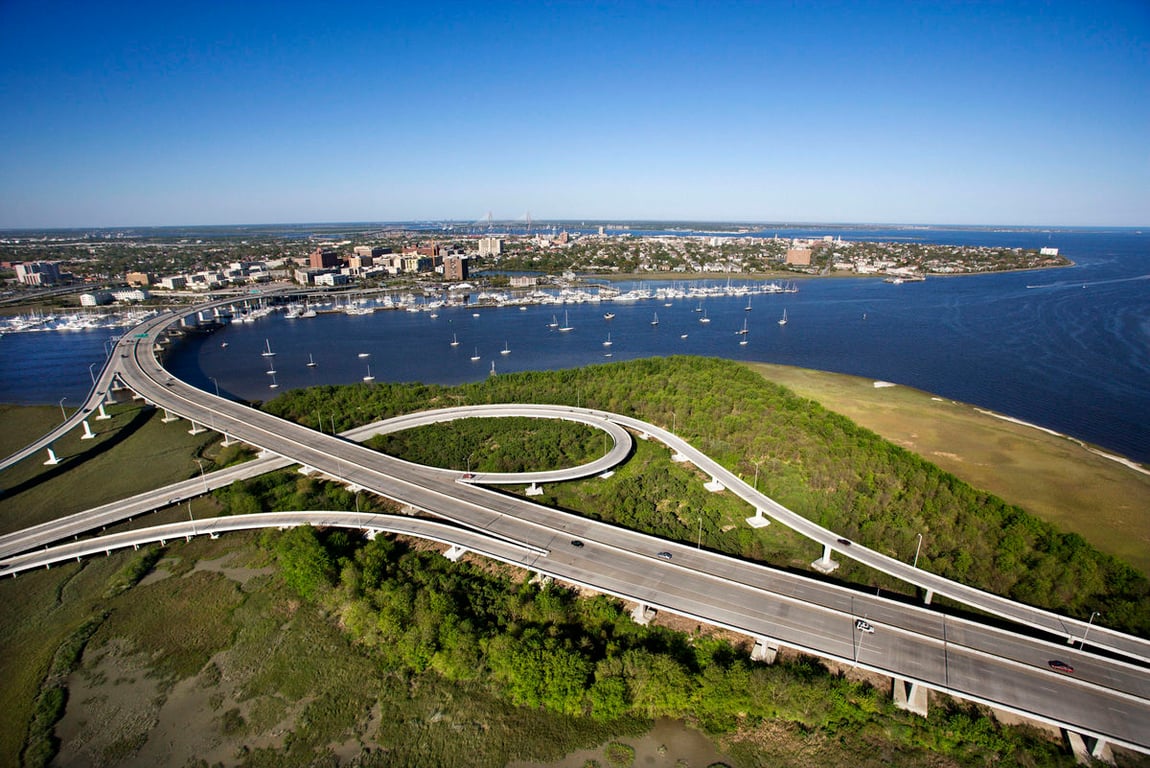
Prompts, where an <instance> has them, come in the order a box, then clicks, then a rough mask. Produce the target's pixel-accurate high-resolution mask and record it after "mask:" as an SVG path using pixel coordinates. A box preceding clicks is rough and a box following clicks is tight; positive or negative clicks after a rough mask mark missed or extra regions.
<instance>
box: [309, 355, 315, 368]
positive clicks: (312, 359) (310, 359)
mask: <svg viewBox="0 0 1150 768" xmlns="http://www.w3.org/2000/svg"><path fill="white" fill-rule="evenodd" d="M315 365H316V363H315V359H314V358H313V357H312V356H311V352H308V353H307V367H308V368H315Z"/></svg>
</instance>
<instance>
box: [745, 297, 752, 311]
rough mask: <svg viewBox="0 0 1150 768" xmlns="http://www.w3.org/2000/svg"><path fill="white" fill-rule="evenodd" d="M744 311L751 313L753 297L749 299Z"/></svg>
mask: <svg viewBox="0 0 1150 768" xmlns="http://www.w3.org/2000/svg"><path fill="white" fill-rule="evenodd" d="M743 311H744V312H750V311H751V297H750V296H748V297H747V306H745V307H743Z"/></svg>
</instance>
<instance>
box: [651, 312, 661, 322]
mask: <svg viewBox="0 0 1150 768" xmlns="http://www.w3.org/2000/svg"><path fill="white" fill-rule="evenodd" d="M658 324H659V313H658V312H656V313H655V317H654V319H652V320H651V325H658Z"/></svg>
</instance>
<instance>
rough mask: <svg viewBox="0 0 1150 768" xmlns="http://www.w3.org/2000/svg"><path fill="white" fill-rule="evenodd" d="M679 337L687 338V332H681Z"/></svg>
mask: <svg viewBox="0 0 1150 768" xmlns="http://www.w3.org/2000/svg"><path fill="white" fill-rule="evenodd" d="M679 338H680V339H685V338H687V334H685V333H680V334H679Z"/></svg>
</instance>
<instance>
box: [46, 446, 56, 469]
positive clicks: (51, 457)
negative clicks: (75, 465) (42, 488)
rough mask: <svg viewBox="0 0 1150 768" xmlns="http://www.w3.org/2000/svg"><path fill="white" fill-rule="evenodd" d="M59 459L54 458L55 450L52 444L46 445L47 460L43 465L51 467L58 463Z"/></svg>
mask: <svg viewBox="0 0 1150 768" xmlns="http://www.w3.org/2000/svg"><path fill="white" fill-rule="evenodd" d="M59 463H60V460H59V459H58V458H56V452H55V451H54V450H52V446H50V445H49V446H48V460H47V461H45V462H44V466H45V467H52V466H55V465H56V464H59Z"/></svg>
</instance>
